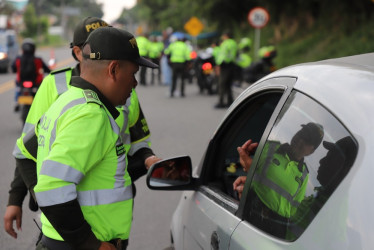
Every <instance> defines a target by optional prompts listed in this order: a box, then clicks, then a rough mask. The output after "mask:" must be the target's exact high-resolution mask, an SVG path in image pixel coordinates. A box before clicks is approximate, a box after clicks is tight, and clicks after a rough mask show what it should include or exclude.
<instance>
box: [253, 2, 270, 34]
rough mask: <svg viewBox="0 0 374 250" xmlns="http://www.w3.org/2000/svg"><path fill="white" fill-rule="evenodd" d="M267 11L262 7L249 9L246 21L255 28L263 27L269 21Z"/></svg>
mask: <svg viewBox="0 0 374 250" xmlns="http://www.w3.org/2000/svg"><path fill="white" fill-rule="evenodd" d="M269 18H270V17H269V13H268V12H267V10H266V9H264V8H262V7H256V8H253V9H251V11H249V13H248V22H249V24H250V25H252V26H253V27H254V28H256V29H261V28H263V27H264V26H265V25H266V24H267V23H268V22H269Z"/></svg>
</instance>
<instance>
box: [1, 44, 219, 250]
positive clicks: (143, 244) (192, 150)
mask: <svg viewBox="0 0 374 250" xmlns="http://www.w3.org/2000/svg"><path fill="white" fill-rule="evenodd" d="M53 51H54V54H55V57H56V59H57V62H58V65H57V66H58V67H62V66H64V65H73V64H74V62H73V60H72V58H71V52H70V50H68V49H65V48H63V49H55V50H53ZM38 53H39V54H40V55H41V56H42V57H43V58H44V60H45V61H48V59H49V57H50V55H51V50H50V49H44V50H39V51H38ZM14 79H15V75H14V74H12V73H8V74H0V112H1V119H0V138H1V139H0V147H1V149H0V159H1V163H0V167H1V175H0V186H1V192H0V214H1V215H4V212H5V208H6V204H7V200H8V190H9V185H10V182H11V180H12V178H13V172H14V167H15V161H14V158H13V156H12V154H11V153H12V151H13V147H14V144H15V141H16V139H17V138H18V137H19V136H20V134H21V130H22V124H21V120H20V118H19V114H18V113H14V112H13V106H14V87H13V86H14V82H13V81H14ZM137 92H138V95H139V99H140V103H141V106H142V109H143V112H144V113H145V116H146V118H147V121H148V125H149V127H150V130H151V140H152V148H153V150H154V152H155V153H156V154H157V155H158V156H159V157H161V158H168V157H173V156H179V155H189V156H191V158H192V163H193V165H194V166H196V165H198V164H199V163H200V160H201V157H202V156H203V154H204V152H205V149H206V146H207V144H208V142H209V139H210V138H211V136H212V135H213V133H214V130H215V129H216V128H217V126H218V124H219V122H220V121H221V119H222V118H223V116H224V114H225V112H226V110H215V109H214V108H213V106H214V104H215V103H216V101H217V96H207V95H200V94H199V93H198V88H197V85H196V83H195V82H193V83H192V84H187V85H186V97H184V98H180V97H175V98H169V97H168V93H169V87H168V86H165V85H154V86H138V87H137ZM136 187H137V195H136V198H135V205H134V215H133V226H132V231H131V234H130V244H129V247H128V249H129V250H144V249H150V250H153V249H154V250H163V249H166V248H168V247H169V245H170V232H169V226H170V220H171V216H172V213H173V211H174V210H175V208H176V206H177V204H178V202H179V199H180V196H181V192H180V191H153V190H149V189H148V188H147V187H146V184H145V177H142V178H140V179H139V180H137V182H136ZM27 201H28V197H27V200H26V202H25V204H24V207H23V208H24V211H23V224H22V231H21V232H20V233H19V237H18V239H16V240H15V239H13V238H12V237H10V236H9V235H7V234H6V233H5V231H4V230H0V249H2V250H11V249H12V250H21V249H22V250H24V249H26V250H28V249H35V240H36V238H37V235H38V228H37V226H36V225H35V223H34V221H33V219H34V218H35V219H36V221H37V222H38V223H39V224H40V222H39V219H38V216H39V214H38V213H32V212H30V211H29V209H28V207H27Z"/></svg>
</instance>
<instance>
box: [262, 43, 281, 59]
mask: <svg viewBox="0 0 374 250" xmlns="http://www.w3.org/2000/svg"><path fill="white" fill-rule="evenodd" d="M276 55H277V50H276V49H275V47H274V46H264V47H262V48H260V49H259V50H258V56H259V57H260V58H274V57H276Z"/></svg>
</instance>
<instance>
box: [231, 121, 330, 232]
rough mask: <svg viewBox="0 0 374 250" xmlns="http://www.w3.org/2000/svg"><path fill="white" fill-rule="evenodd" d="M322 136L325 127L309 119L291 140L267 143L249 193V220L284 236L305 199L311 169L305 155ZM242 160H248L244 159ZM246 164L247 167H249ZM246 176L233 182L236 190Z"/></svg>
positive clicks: (315, 147) (309, 152)
mask: <svg viewBox="0 0 374 250" xmlns="http://www.w3.org/2000/svg"><path fill="white" fill-rule="evenodd" d="M323 136H324V131H323V127H322V126H321V125H320V124H317V123H312V122H310V123H308V124H305V125H302V129H300V130H299V131H298V132H297V133H296V134H295V135H294V136H293V137H292V139H291V142H290V144H288V143H283V144H281V143H280V142H278V141H268V142H267V143H266V144H265V147H264V149H263V152H262V155H261V158H260V160H259V163H258V166H259V167H258V168H257V169H256V172H255V175H254V177H253V180H252V187H251V190H250V194H249V195H250V196H251V197H250V198H249V199H250V200H251V208H250V209H251V211H252V212H251V217H250V222H252V223H253V224H255V225H256V226H258V227H259V228H262V229H264V230H265V231H266V232H271V233H272V234H273V235H277V236H279V237H281V238H283V237H284V236H285V234H286V232H287V225H288V222H289V219H290V217H291V216H292V215H293V214H294V213H295V212H296V210H297V208H298V206H299V205H300V203H301V201H302V200H303V199H304V196H305V192H306V187H307V184H308V178H309V174H308V173H309V171H308V168H307V166H306V164H305V163H304V157H305V156H308V155H310V154H312V153H313V152H314V151H315V150H316V149H317V147H318V146H319V145H320V143H321V142H322V139H323ZM252 145H253V144H252ZM256 146H257V145H256ZM253 148H255V146H253ZM239 153H240V152H239ZM240 157H241V158H242V155H241V156H240ZM241 162H245V160H244V161H243V159H241ZM250 164H251V162H250ZM243 167H244V169H245V170H246V171H248V170H249V168H250V166H243ZM243 177H244V176H243ZM243 177H239V178H238V179H237V180H236V181H235V182H234V190H237V187H238V186H239V182H240V180H241V182H245V180H246V178H245V177H244V178H243ZM273 221H279V222H280V223H278V224H277V223H273Z"/></svg>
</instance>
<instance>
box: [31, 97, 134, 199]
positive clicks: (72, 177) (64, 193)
mask: <svg viewBox="0 0 374 250" xmlns="http://www.w3.org/2000/svg"><path fill="white" fill-rule="evenodd" d="M83 103H86V99H85V98H79V99H75V100H72V101H71V102H69V103H68V104H67V105H65V107H63V109H62V111H61V112H60V114H59V116H58V117H61V116H62V115H63V114H64V113H65V112H66V111H67V110H69V109H70V108H72V107H74V106H76V105H79V104H83ZM107 115H108V118H109V120H110V124H111V127H112V130H113V132H114V133H115V134H117V135H118V139H117V142H116V146H118V145H122V138H121V136H120V129H119V127H118V125H117V123H116V121H115V120H114V119H113V117H111V116H110V115H109V114H108V113H107ZM44 118H45V116H43V117H42V119H41V121H40V123H41V126H43V122H44ZM57 121H58V118H57V119H56V120H55V123H54V127H53V128H52V130H51V137H50V144H49V150H51V146H52V144H53V142H54V141H55V139H56V127H57ZM125 172H126V153H124V154H120V155H119V156H117V168H116V173H115V175H114V179H115V183H114V187H113V189H104V190H88V191H77V190H76V187H75V185H74V184H70V185H67V186H63V187H60V188H55V189H52V190H47V191H43V192H37V193H35V195H36V197H37V200H38V203H39V205H40V206H52V205H56V204H61V203H65V202H68V201H71V200H74V199H76V198H77V199H78V201H79V204H80V205H81V206H96V205H103V204H111V203H116V202H120V201H125V200H129V199H132V198H133V194H132V187H131V185H129V186H127V187H126V186H125V179H124V178H123V177H124V175H125ZM40 174H43V175H46V176H50V177H53V178H58V179H61V180H64V181H66V182H73V183H75V184H78V183H79V181H80V180H81V179H82V178H83V177H84V176H83V174H82V173H81V172H79V171H78V170H76V169H74V168H73V167H71V166H68V165H64V164H61V163H58V162H54V161H47V160H46V161H44V162H43V164H42V166H41V170H40ZM62 197H63V199H62Z"/></svg>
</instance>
